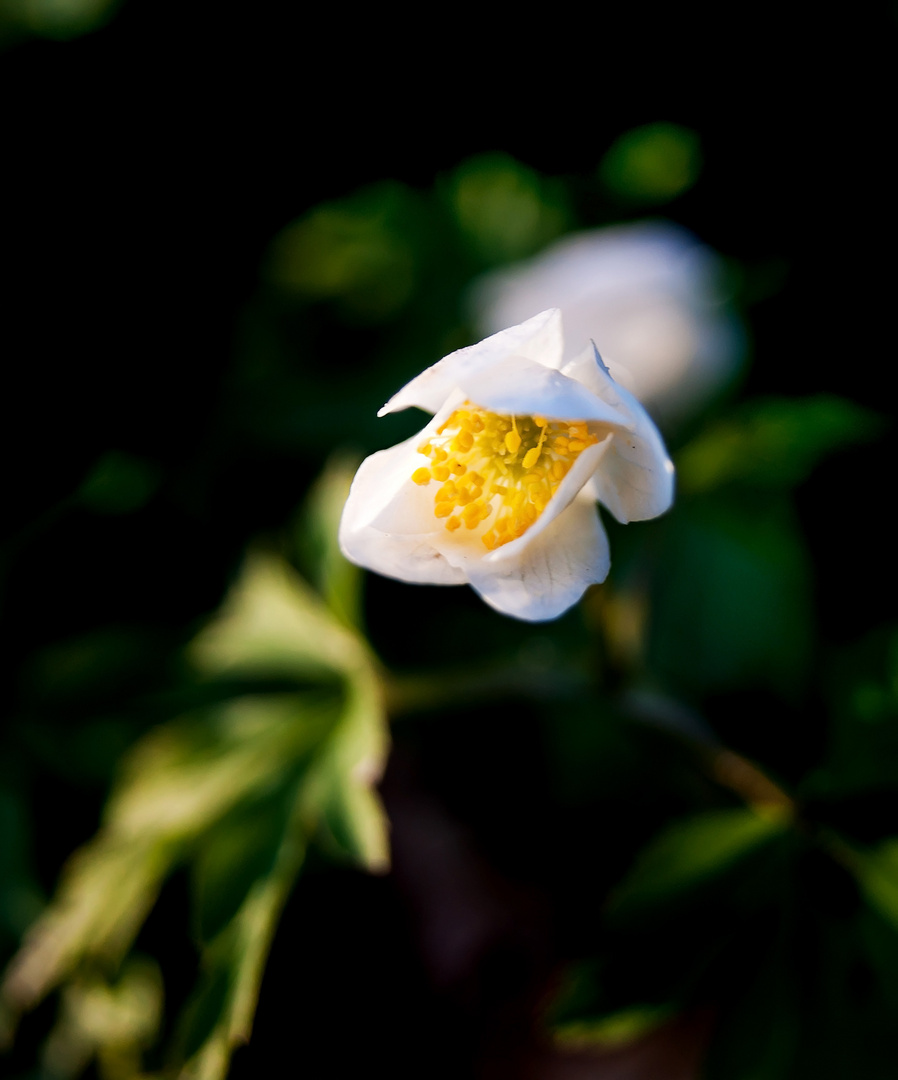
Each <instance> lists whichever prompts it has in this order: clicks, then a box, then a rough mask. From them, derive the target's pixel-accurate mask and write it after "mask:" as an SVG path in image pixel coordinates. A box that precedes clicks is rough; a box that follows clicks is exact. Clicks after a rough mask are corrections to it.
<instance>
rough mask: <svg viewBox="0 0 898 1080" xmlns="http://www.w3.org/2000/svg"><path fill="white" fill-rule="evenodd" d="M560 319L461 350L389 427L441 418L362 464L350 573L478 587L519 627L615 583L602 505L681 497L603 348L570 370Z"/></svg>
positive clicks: (346, 532) (347, 522) (348, 542)
mask: <svg viewBox="0 0 898 1080" xmlns="http://www.w3.org/2000/svg"><path fill="white" fill-rule="evenodd" d="M563 352H564V343H563V338H562V326H561V313H560V312H559V311H557V310H554V309H553V310H549V311H544V312H542V314H540V315H537V316H535V317H534V318H532V319H528V320H527V321H526V322H524V323H522V324H521V325H520V326H513V327H511V328H510V329H508V330H503V331H501V332H500V333H498V334H494V335H493V336H492V337H489V338H487V339H486V340H485V341H481V342H480V344H479V345H472V346H470V347H469V348H466V349H459V351H458V352H454V353H451V354H450V355H449V356H446V357H444V358H443V359H442V360H440V361H439V363H437V364H434V365H433V367H429V368H427V370H426V371H423V372H422V373H421V374H420V375H418V376H417V377H416V378H414V379H412V381H411V382H410V383H408V384H407V385H406V386H404V387H403V388H402V389H401V390H400V391H399V393H398V394H396V395H395V396H394V397H393V398H391V399H390V401H388V402H387V404H386V405H385V406H384V407H383V409H381V411H380V413H379V415H381V416H383V415H384V414H385V413H389V412H395V411H397V410H399V409H406V408H408V407H409V406H410V405H416V406H417V407H418V408H421V409H425V410H427V411H428V412H432V413H434V414H435V415H434V416H433V419H432V420H431V421H430V423H429V424H428V425H427V427H425V428H424V430H423V431H422V432H421V433H420V434H418V435H416V436H415V437H414V438H413V439H409V440H408V441H407V442H404V443H400V444H399V445H398V446H393V447H391V448H390V449H389V450H381V451H380V452H379V453H377V454H373V455H372V456H371V457H369V458H367V459H366V460H365V461H364V462H362V465H361V467H360V468H359V471H358V473H357V474H356V477H355V480H354V481H353V484H352V489H351V490H350V493H349V498H348V499H347V502H346V507H345V509H344V511H343V519H342V521H341V523H340V546H341V548H342V549H343V553H344V554H345V555H346V557H347V558H348V559H350V560H352V562H355V563H358V565H360V566H364V567H367V568H369V569H371V570H376V571H377V572H378V573H381V574H385V575H386V576H387V577H394V578H399V579H400V580H401V581H410V582H420V583H430V584H433V585H460V584H463V583H465V582H467V583H469V584H470V585H472V586H473V587H474V589H476V591H477V592H478V593H479V594H480V595H481V596H482V597H483V599H484V600H485V601H486V602H487V603H488V604H490V605H491V606H492V607H494V608H496V610H497V611H501V612H504V613H505V614H506V615H514V616H516V617H517V618H519V619H529V620H534V621H536V620H541V619H554V618H556V617H557V616H559V615H561V614H562V613H563V612H564V611H566V610H567V609H568V608H569V607H570V606H571V605H572V604H575V603H576V602H577V600H579V599H580V597H581V595H582V594H583V591H584V590H585V589H586V588H587V586H589V585H591V584H593V583H597V582H600V581H604V579H605V576H606V575H607V573H608V568H609V565H610V557H609V553H608V539H607V537H606V535H605V531H604V529H603V528H602V525H601V522H600V521H599V516H598V512H597V508H596V500H597V499H598V500H600V501H601V502H602V503H603V504H604V505H605V506H606V507H607V508H608V509H609V510H610V511H611V513H612V514H614V516H615V517H616V518H617V519H618V521H623V522H626V521H634V520H641V519H645V518H652V517H655V516H656V515H658V514H661V513H663V512H664V511H665V510H666V509H667V508H668V507H669V506H670V503H671V500H672V498H673V465H672V464H671V462H670V460H669V459H668V456H667V452H666V450H665V449H664V444H663V442H662V441H661V436H660V435H659V434H658V431H657V429H656V427H655V425H654V424H653V423H652V421H651V419H650V418H649V416H648V414H647V413H646V412H645V410H644V409H643V408H642V406H641V405H640V404H639V402H638V401H636V399H635V398H634V397H633V396H632V395H631V394H630V393H629V392H628V391H626V390H624V389H622V388H621V387H620V386H618V385H617V384H616V383H615V382H614V380H613V379H612V378H611V376H610V375H609V374H608V370H607V368H606V367H605V365H604V364H603V363H602V360H601V358H600V356H599V354H598V352H597V351H596V348H595V346H594V345H592V344H590V345H589V346H588V347H587V348H586V350H585V351H584V352H583V353H582V354H581V355H580V356H578V357H577V358H576V359H574V360H571V361H569V362H568V363H566V364H564V365H563V366H562V362H563V361H562V358H563Z"/></svg>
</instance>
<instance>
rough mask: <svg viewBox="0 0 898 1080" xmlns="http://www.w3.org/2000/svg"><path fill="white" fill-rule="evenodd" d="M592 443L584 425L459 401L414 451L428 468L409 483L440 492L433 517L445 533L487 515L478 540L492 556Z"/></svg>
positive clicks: (521, 529)
mask: <svg viewBox="0 0 898 1080" xmlns="http://www.w3.org/2000/svg"><path fill="white" fill-rule="evenodd" d="M598 441H599V437H598V435H595V434H593V433H592V432H590V431H589V430H588V428H587V424H586V421H585V420H547V419H546V418H545V417H544V416H501V415H499V414H498V413H492V412H487V411H486V409H481V408H480V407H479V406H478V405H472V404H471V402H470V401H466V402H465V404H464V405H463V406H462V407H461V408H460V409H456V410H455V412H454V413H453V414H452V415H451V416H450V417H449V419H448V420H446V421H445V423H443V424H441V425H440V427H438V428H437V430H436V434H435V435H432V436H431V437H430V438H429V439H427V441H426V442H424V443H422V444H421V445H420V446H419V447H418V453H419V454H423V455H424V456H425V457H427V458H430V465H429V466H422V467H421V468H420V469H416V470H415V471H414V472H413V473H412V477H411V478H412V480H414V482H415V483H416V484H422V485H423V484H429V483H430V482H431V480H436V481H438V482H439V483H440V484H441V485H442V486H441V487H440V489H439V490H438V491H437V493H436V495H435V496H434V500H433V512H434V516H435V517H437V518H445V519H446V528H447V529H448V530H449V531H450V532H455V530H456V529H460V528H461V527H462V525H464V526H465V528H467V529H476V528H478V527H479V526H480V525H481V523H483V522H485V521H486V519H487V518H488V517H490V516H491V515H493V514H495V517H494V518H493V521H492V524H491V527H490V528H489V529H488V530H486V531H485V532H484V533H483V536H482V540H483V543H484V544H485V545H486V547H487V548H488V549H489V550H490V551H492V550H493V549H494V548H498V547H502V545H503V544H509V543H511V541H512V540H517V538H518V537H519V536H523V535H524V533H525V532H526V531H527V530H528V529H529V528H530V526H531V525H532V524H533V523H534V522H535V521H536V520H537V519H538V518H539V516H540V514H541V513H542V512H543V510H545V508H546V506H547V505H548V503H549V500H550V499H551V498H552V496H553V495H554V494H555V492H556V491H557V490H558V485H559V484H560V483H561V481H562V480H563V479H564V478H565V476H566V475H567V473H568V472H569V471H570V468H571V466H572V465H573V464H574V462H575V461H576V460H577V458H578V457H579V456H580V454H582V453H583V451H584V450H585V449H586V447H587V446H592V445H594V444H595V443H597V442H598Z"/></svg>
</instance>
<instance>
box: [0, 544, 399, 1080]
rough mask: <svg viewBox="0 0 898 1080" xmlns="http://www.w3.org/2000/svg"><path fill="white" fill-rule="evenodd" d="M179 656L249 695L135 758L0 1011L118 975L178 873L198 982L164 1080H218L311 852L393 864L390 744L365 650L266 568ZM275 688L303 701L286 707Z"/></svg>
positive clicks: (260, 561) (240, 1037)
mask: <svg viewBox="0 0 898 1080" xmlns="http://www.w3.org/2000/svg"><path fill="white" fill-rule="evenodd" d="M189 655H190V658H191V660H192V662H193V664H194V666H195V668H196V670H197V671H198V672H199V674H200V675H201V676H202V677H203V678H204V679H205V680H206V681H207V682H209V683H210V684H212V685H217V686H218V688H219V690H220V691H221V692H222V693H225V694H226V693H227V692H228V690H229V688H230V687H233V686H234V685H240V684H241V682H243V683H245V682H247V681H249V682H251V683H252V684H253V685H254V686H258V688H259V689H258V691H257V692H253V693H251V694H247V693H242V694H241V695H240V696H234V697H231V698H228V697H225V698H224V700H219V701H217V702H216V703H215V704H213V705H210V706H207V707H205V708H203V709H200V710H196V711H194V712H193V713H191V714H188V715H186V716H182V717H180V718H178V719H177V720H173V721H170V722H169V723H167V724H163V725H161V726H160V727H159V728H157V729H156V730H155V731H153V732H150V733H149V734H148V735H147V736H145V737H144V738H143V739H142V740H141V741H140V742H139V743H138V744H137V746H136V747H135V748H134V750H133V751H132V753H131V754H129V755H128V757H127V759H126V761H125V763H124V765H123V768H122V770H121V775H120V777H119V780H118V783H117V785H116V787H115V789H114V791H113V793H112V795H111V797H110V799H109V802H108V804H107V808H106V811H105V814H104V820H103V826H102V829H101V831H100V832H99V833H98V835H97V836H96V837H95V839H94V840H92V841H91V842H90V843H89V844H87V845H85V847H84V848H83V849H82V850H81V851H80V852H79V853H78V854H77V855H76V857H75V858H74V859H73V860H72V862H71V864H70V866H69V868H68V871H67V873H66V875H65V876H64V878H63V881H62V884H61V885H60V888H59V892H58V894H57V896H56V898H55V899H54V901H53V903H52V904H51V905H50V907H49V908H48V909H47V911H46V913H45V914H44V915H43V917H42V918H41V919H39V920H38V922H37V923H36V924H35V926H34V927H33V928H32V930H31V932H30V934H29V938H28V940H27V942H26V944H25V946H24V947H23V949H22V950H21V951H20V954H19V956H18V957H17V958H16V960H15V962H14V964H13V965H12V967H11V969H10V971H9V973H8V974H7V976H6V979H5V982H4V984H3V987H2V998H3V1000H4V1001H5V1003H6V1004H7V1005H8V1006H9V1008H10V1011H11V1016H10V1021H11V1022H12V1021H14V1018H15V1014H16V1013H17V1012H18V1011H21V1010H22V1009H24V1008H29V1007H31V1006H32V1005H34V1004H35V1003H36V1002H37V1001H38V1000H40V998H41V997H43V996H44V995H45V994H46V993H47V992H48V991H49V990H50V989H52V988H53V987H54V986H57V985H59V984H60V983H63V984H65V983H66V982H68V985H70V986H74V985H75V984H76V983H77V982H78V980H79V978H81V975H80V974H79V973H81V972H83V971H86V970H90V969H91V968H92V966H94V965H95V964H96V963H97V962H98V961H99V962H101V963H102V964H103V965H105V967H106V968H109V969H111V970H114V969H115V967H116V966H117V965H118V964H120V963H121V961H122V960H123V958H124V957H125V956H126V954H127V952H128V950H129V949H130V947H131V944H132V942H133V940H134V936H135V935H136V933H137V931H138V930H139V928H140V926H141V924H142V923H143V921H144V919H145V917H146V915H147V913H148V911H149V909H150V908H151V907H152V905H153V903H154V902H155V899H156V896H157V893H158V891H159V888H160V886H161V884H162V882H163V880H164V879H165V877H166V876H167V875H168V874H169V873H170V872H171V870H172V869H173V868H174V867H175V866H176V865H179V864H181V863H186V864H188V865H190V866H192V868H193V879H194V882H195V884H196V896H197V911H196V920H195V921H196V925H197V927H198V931H199V937H200V943H201V948H202V965H203V976H202V980H201V987H200V989H199V990H198V992H197V995H196V998H195V1001H194V1003H193V1005H192V1006H191V1008H190V1009H189V1010H188V1015H187V1017H186V1018H185V1021H184V1024H183V1025H182V1029H183V1039H182V1054H181V1057H180V1058H176V1059H174V1061H173V1067H174V1068H178V1069H182V1072H181V1075H182V1076H183V1077H184V1078H185V1080H187V1078H190V1080H221V1078H223V1077H224V1075H225V1073H226V1071H227V1066H228V1061H229V1059H230V1054H231V1052H232V1050H233V1048H234V1047H235V1046H236V1045H237V1044H238V1043H239V1042H241V1041H245V1040H246V1039H248V1038H249V1034H250V1029H251V1026H252V1017H253V1013H254V1011H255V1007H256V1001H257V998H258V992H259V986H260V983H261V978H262V971H263V968H264V964H265V960H266V957H267V954H268V950H269V948H270V945H271V940H272V937H273V934H274V930H275V926H276V923H277V918H278V916H279V914H280V911H281V909H282V907H283V905H284V902H285V901H286V898H287V896H288V894H289V891H290V889H291V887H292V885H293V882H294V879H295V877H296V875H297V873H298V872H299V868H300V866H301V863H302V860H303V857H304V852H305V848H306V844H307V841H308V838H309V837H310V836H311V835H315V834H321V833H323V834H324V835H329V836H331V837H332V838H333V839H334V842H335V844H337V846H338V847H339V850H340V853H341V857H348V858H351V859H353V860H355V861H357V862H361V863H362V864H363V865H366V866H368V867H370V868H372V869H381V868H383V867H384V866H385V865H386V861H387V832H386V821H385V818H384V815H383V811H382V808H381V807H380V803H379V800H378V798H377V796H376V794H375V792H374V790H373V785H374V783H375V782H376V780H377V779H378V778H379V776H380V772H381V770H382V767H383V762H384V758H385V755H386V749H387V729H386V723H385V718H384V713H383V707H382V694H381V689H380V683H379V676H378V673H377V670H376V668H375V666H374V664H373V662H372V660H371V658H370V655H369V654H368V652H367V649H366V648H365V646H364V644H363V643H362V642H361V641H360V640H359V639H358V638H357V637H355V636H354V634H353V633H352V632H351V631H350V630H348V629H347V628H345V627H343V626H341V625H340V624H339V623H338V622H337V621H336V619H335V618H334V616H333V614H331V612H329V611H328V609H327V607H326V606H325V605H324V604H323V603H322V602H321V600H320V599H319V598H318V597H316V596H315V595H314V594H313V593H312V592H311V590H309V589H308V587H307V586H306V585H305V584H304V583H303V582H302V581H300V580H299V579H298V578H297V577H296V576H295V575H293V574H292V573H291V572H290V570H289V569H288V568H287V566H286V565H285V564H284V563H283V562H282V561H281V560H280V559H277V558H275V557H274V556H262V555H256V556H252V557H250V558H249V559H248V560H247V565H246V568H245V571H244V573H243V574H242V575H241V577H240V579H239V580H238V582H237V583H236V585H235V586H234V588H233V590H232V592H231V594H230V596H229V597H228V599H227V601H226V603H225V605H224V606H223V609H222V612H221V614H220V615H219V616H218V617H217V618H216V619H214V620H213V621H212V623H211V624H210V625H209V626H208V627H207V628H206V629H205V630H204V631H202V632H201V634H200V635H199V636H198V638H197V640H196V641H195V642H194V644H193V646H192V647H191V648H190V650H189ZM284 680H286V681H287V682H288V684H289V683H292V684H294V685H296V687H297V688H296V689H295V690H292V691H287V692H285V691H284V689H283V683H284ZM310 680H311V681H312V683H314V682H315V681H316V680H317V682H318V684H319V685H318V687H317V688H314V686H313V687H311V688H310V686H309V682H310ZM266 685H269V686H270V687H271V689H270V690H268V691H266V689H265V687H266ZM5 1022H6V1021H4V1023H5ZM74 1037H75V1038H76V1041H77V1037H78V1036H77V1032H76V1033H75V1036H74ZM85 1045H88V1043H85ZM90 1045H91V1046H92V1045H93V1044H90ZM106 1049H107V1048H106V1047H105V1044H102V1040H101V1043H100V1044H97V1046H96V1047H95V1050H96V1053H97V1055H98V1056H99V1057H100V1058H101V1060H102V1055H103V1054H104V1053H105V1052H106ZM185 1055H186V1057H185Z"/></svg>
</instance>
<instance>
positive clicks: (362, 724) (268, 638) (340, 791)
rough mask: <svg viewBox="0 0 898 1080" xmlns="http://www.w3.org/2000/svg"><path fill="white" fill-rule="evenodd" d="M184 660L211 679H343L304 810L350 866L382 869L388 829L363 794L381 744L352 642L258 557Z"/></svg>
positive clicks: (376, 772) (371, 674) (371, 695)
mask: <svg viewBox="0 0 898 1080" xmlns="http://www.w3.org/2000/svg"><path fill="white" fill-rule="evenodd" d="M191 655H192V659H193V661H194V663H195V664H196V666H197V667H198V668H199V669H200V670H201V671H202V672H203V673H204V674H205V675H206V676H209V677H224V676H227V677H230V678H234V677H240V676H242V677H249V678H261V677H266V676H267V677H278V676H284V675H290V674H294V675H297V676H300V675H302V676H304V675H306V674H307V673H308V672H309V671H310V670H315V669H316V668H318V670H331V671H334V670H336V671H338V672H340V673H342V674H343V675H344V677H345V679H346V702H345V705H344V709H343V712H342V715H341V719H340V722H339V724H338V725H337V726H336V728H335V730H334V732H333V735H332V736H331V737H330V738H329V739H328V741H327V744H326V746H324V747H323V750H322V753H321V754H320V756H319V757H318V758H317V760H316V762H315V763H314V765H313V767H312V769H311V775H310V777H309V779H308V782H307V792H308V794H307V799H308V805H309V807H310V808H315V810H317V811H319V812H320V814H321V822H322V823H323V824H324V826H325V827H326V828H327V829H328V831H329V832H330V833H331V835H332V836H333V837H334V838H335V839H337V841H338V843H339V844H340V846H341V847H344V848H345V849H346V851H347V853H348V854H349V855H350V856H351V857H353V858H360V859H361V860H362V862H363V863H364V864H365V865H366V866H368V867H369V868H370V869H372V870H380V869H383V868H384V867H385V866H386V863H387V857H388V856H387V831H386V822H385V819H384V816H383V812H382V810H381V808H380V803H379V801H378V800H377V799H376V798H375V797H374V796H373V794H372V792H371V786H372V784H373V782H374V781H375V780H376V779H377V778H378V777H379V776H380V773H381V770H382V768H383V763H384V760H385V757H386V751H387V741H388V739H387V731H386V726H385V724H384V721H383V706H382V700H381V688H380V684H379V681H378V677H377V674H376V672H375V670H374V668H373V666H372V661H371V658H370V657H369V655H368V653H367V651H366V649H365V647H364V646H363V645H362V644H361V642H360V641H359V639H358V638H356V637H355V636H354V635H353V634H352V633H351V632H350V631H348V630H346V629H345V628H343V627H342V626H340V625H339V624H338V623H337V622H336V621H335V620H334V619H333V617H332V616H331V615H330V613H329V612H328V611H327V609H326V608H325V607H324V605H323V604H322V603H321V601H320V600H319V599H318V598H317V597H316V596H315V594H314V593H313V592H312V591H311V590H310V589H309V588H308V586H306V585H305V584H304V583H303V582H302V581H301V580H300V579H299V578H297V577H296V576H295V575H291V574H289V573H288V571H287V568H286V566H285V565H284V564H282V563H280V562H274V561H272V560H268V559H264V558H262V557H260V556H258V557H256V558H255V559H251V560H250V562H249V563H248V566H247V570H246V573H245V575H244V578H243V580H242V581H241V582H240V583H238V585H237V586H235V589H234V591H233V592H232V595H231V598H230V599H229V601H228V603H227V604H226V605H225V608H224V611H223V613H222V616H221V618H220V619H219V620H217V621H216V623H215V624H214V625H213V626H211V627H210V628H209V629H208V630H207V631H206V632H205V633H204V634H202V635H200V637H199V639H198V640H197V641H196V643H195V644H194V646H193V649H192V653H191Z"/></svg>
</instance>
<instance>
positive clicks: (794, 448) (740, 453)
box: [677, 394, 885, 494]
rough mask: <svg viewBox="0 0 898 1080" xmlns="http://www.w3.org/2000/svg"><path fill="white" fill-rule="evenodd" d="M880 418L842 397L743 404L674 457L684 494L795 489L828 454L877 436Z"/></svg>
mask: <svg viewBox="0 0 898 1080" xmlns="http://www.w3.org/2000/svg"><path fill="white" fill-rule="evenodd" d="M884 426H885V425H884V421H883V418H882V417H880V416H878V415H877V414H876V413H873V412H870V411H869V410H868V409H864V408H862V407H861V406H860V405H856V404H855V403H854V402H852V401H848V400H847V399H846V398H840V397H835V396H833V395H829V394H818V395H817V396H815V397H807V398H768V399H760V400H755V401H752V402H749V403H746V405H744V406H743V407H742V408H741V409H739V410H738V411H736V412H735V413H734V414H733V415H732V416H731V417H729V418H728V419H726V420H721V421H720V422H719V423H716V424H713V425H712V426H710V427H708V428H706V429H705V430H704V431H703V432H701V434H699V435H697V436H696V438H695V439H693V441H692V442H691V443H689V444H688V445H687V446H685V447H684V448H683V449H682V450H681V451H680V453H679V454H678V455H677V482H678V485H679V489H680V491H681V492H682V493H684V494H693V493H698V492H704V491H711V490H713V489H715V488H718V487H722V486H723V485H725V484H734V483H739V484H749V485H752V486H758V487H780V488H784V487H785V488H788V487H794V486H795V485H796V484H798V483H799V482H800V481H802V480H804V479H805V478H806V477H807V476H808V475H810V473H811V470H812V469H813V468H814V466H815V465H817V464H818V462H819V461H820V460H821V459H822V458H824V457H825V456H826V455H827V454H831V453H833V452H835V451H837V450H840V449H842V448H843V447H846V446H850V445H852V444H855V443H859V442H864V441H867V440H869V439H873V438H876V437H877V436H878V435H880V434H881V433H882V431H883V429H884Z"/></svg>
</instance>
